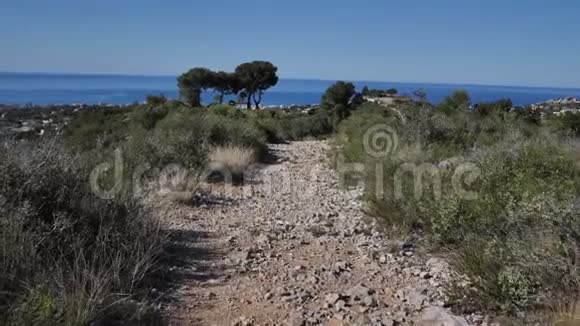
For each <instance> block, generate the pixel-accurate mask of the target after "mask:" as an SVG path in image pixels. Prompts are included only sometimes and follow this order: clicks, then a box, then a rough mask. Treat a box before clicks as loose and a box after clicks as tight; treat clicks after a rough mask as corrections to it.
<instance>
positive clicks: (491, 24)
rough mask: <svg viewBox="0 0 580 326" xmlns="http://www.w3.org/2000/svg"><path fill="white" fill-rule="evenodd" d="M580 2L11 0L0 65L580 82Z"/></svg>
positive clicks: (2, 18)
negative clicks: (265, 69) (267, 65)
mask: <svg viewBox="0 0 580 326" xmlns="http://www.w3.org/2000/svg"><path fill="white" fill-rule="evenodd" d="M579 17H580V1H572V0H568V1H566V0H544V1H539V0H526V1H505V0H503V1H499V0H487V1H484V0H473V1H466V0H437V1H427V0H425V1H419V0H415V1H401V0H398V1H387V0H376V1H372V0H360V1H352V0H349V1H342V0H293V1H273V0H244V1H240V0H229V1H228V0H213V1H205V0H196V1H185V0H168V1H161V0H157V1H153V0H98V1H97V0H82V1H79V0H50V1H47V0H37V1H32V0H18V1H16V0H13V1H10V0H6V1H2V2H1V3H0V42H1V43H0V44H1V47H0V71H11V72H70V73H85V72H87V73H122V74H173V75H174V74H177V73H180V72H182V71H184V70H186V69H188V68H189V67H193V66H206V67H209V68H212V69H223V70H232V69H234V68H235V66H236V65H237V64H238V63H240V62H243V61H248V60H254V59H263V60H270V61H272V62H273V63H274V64H276V65H277V66H278V67H279V74H280V75H281V76H282V77H290V78H319V79H347V80H380V81H402V82H413V81H414V82H450V83H476V84H501V85H526V86H528V85H529V86H569V87H580V60H579V58H580V42H579V41H578V37H579V35H580V19H579Z"/></svg>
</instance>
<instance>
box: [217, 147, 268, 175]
mask: <svg viewBox="0 0 580 326" xmlns="http://www.w3.org/2000/svg"><path fill="white" fill-rule="evenodd" d="M256 159H257V156H256V152H255V150H253V149H252V148H249V147H244V146H235V145H226V146H219V147H215V148H213V149H212V150H211V151H210V154H209V161H210V168H211V170H213V171H219V172H221V173H222V175H227V174H228V173H231V176H234V177H235V176H240V175H242V174H244V172H245V171H246V170H247V169H248V168H249V167H250V166H251V165H252V164H254V163H255V162H256Z"/></svg>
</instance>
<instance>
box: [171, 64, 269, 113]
mask: <svg viewBox="0 0 580 326" xmlns="http://www.w3.org/2000/svg"><path fill="white" fill-rule="evenodd" d="M277 71H278V67H276V66H274V65H273V64H272V63H271V62H268V61H252V62H246V63H242V64H240V65H239V66H237V67H236V69H235V71H234V72H225V71H212V70H210V69H207V68H204V67H196V68H192V69H190V70H188V71H187V72H185V73H183V74H182V75H181V76H179V77H178V78H177V87H178V88H179V96H180V97H181V99H182V100H183V101H185V102H187V103H188V104H190V105H191V106H193V107H197V106H201V94H202V92H203V91H206V90H210V89H213V90H214V92H215V93H216V94H217V98H218V102H219V103H220V104H222V103H223V100H224V97H225V96H226V95H238V97H239V98H240V99H241V100H244V101H246V103H247V106H248V108H251V107H252V101H253V102H254V105H255V106H256V107H259V105H260V103H261V102H262V96H263V95H264V91H265V90H267V89H268V88H270V87H272V86H275V85H276V84H277V83H278V75H277Z"/></svg>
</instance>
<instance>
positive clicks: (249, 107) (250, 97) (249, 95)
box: [248, 93, 253, 110]
mask: <svg viewBox="0 0 580 326" xmlns="http://www.w3.org/2000/svg"><path fill="white" fill-rule="evenodd" d="M252 95H253V94H250V93H248V110H249V109H251V108H252Z"/></svg>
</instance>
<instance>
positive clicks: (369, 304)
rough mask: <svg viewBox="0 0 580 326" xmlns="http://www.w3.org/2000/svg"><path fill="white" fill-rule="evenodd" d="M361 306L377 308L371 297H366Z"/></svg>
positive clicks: (373, 298) (374, 300) (375, 300)
mask: <svg viewBox="0 0 580 326" xmlns="http://www.w3.org/2000/svg"><path fill="white" fill-rule="evenodd" d="M362 303H363V305H365V306H366V307H369V308H375V307H377V306H378V305H379V304H378V303H377V299H375V297H373V296H370V295H369V296H366V297H365V298H364V299H363V300H362Z"/></svg>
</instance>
